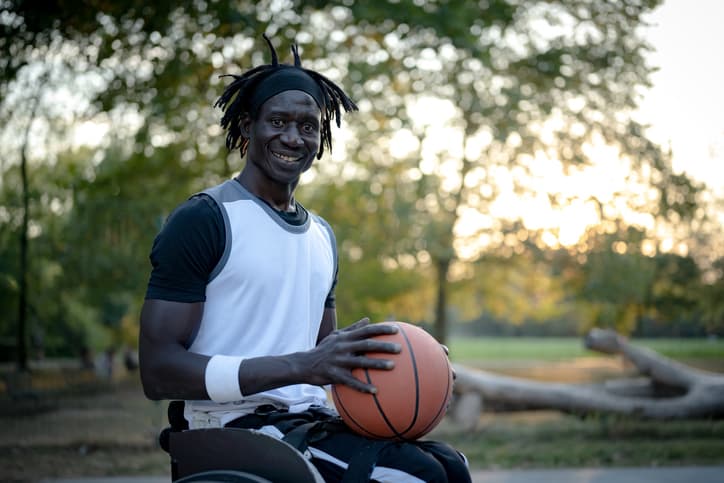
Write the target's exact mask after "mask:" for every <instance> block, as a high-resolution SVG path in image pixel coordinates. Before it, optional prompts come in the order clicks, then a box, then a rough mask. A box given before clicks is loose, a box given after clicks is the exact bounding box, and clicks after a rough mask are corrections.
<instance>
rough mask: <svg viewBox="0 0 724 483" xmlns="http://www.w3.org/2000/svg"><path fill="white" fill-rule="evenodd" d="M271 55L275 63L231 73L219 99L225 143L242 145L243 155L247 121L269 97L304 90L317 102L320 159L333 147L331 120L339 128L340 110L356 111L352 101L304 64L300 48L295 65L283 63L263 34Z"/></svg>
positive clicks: (255, 118) (251, 119)
mask: <svg viewBox="0 0 724 483" xmlns="http://www.w3.org/2000/svg"><path fill="white" fill-rule="evenodd" d="M264 39H265V40H266V42H267V44H268V45H269V49H270V50H271V54H272V62H271V64H268V65H262V66H259V67H255V68H253V69H251V70H249V71H247V72H246V73H245V74H243V75H240V76H239V75H230V76H229V77H233V78H234V80H233V82H231V84H229V85H228V86H227V87H226V90H224V93H223V94H222V95H221V97H220V98H219V99H218V100H217V101H216V104H215V106H218V107H221V109H223V111H224V115H223V117H222V118H221V126H222V127H223V128H224V129H226V131H227V134H226V146H227V148H228V149H229V150H233V149H236V148H239V150H240V151H241V155H242V156H244V154H245V153H246V151H247V148H248V147H249V137H248V134H249V133H245V132H244V129H243V126H244V123H245V122H248V121H255V120H257V119H258V117H259V114H260V112H261V110H262V109H263V108H264V106H265V104H266V103H267V101H269V100H273V99H275V98H276V97H278V95H279V94H282V93H285V92H293V91H294V92H301V93H304V94H306V95H307V96H308V97H309V98H311V99H312V100H313V101H314V104H315V105H316V107H317V109H318V110H319V114H320V116H319V126H318V133H319V137H320V140H319V142H318V145H319V149H318V151H317V153H316V154H317V158H321V157H322V154H323V153H324V147H325V146H326V147H327V148H328V149H329V150H330V151H331V150H332V132H331V121H332V120H333V119H334V121H335V123H336V124H337V127H339V126H340V123H341V109H342V108H343V109H344V110H345V111H347V112H349V111H354V110H357V106H356V105H355V104H354V102H352V100H351V99H350V98H349V97H348V96H347V95H346V94H345V93H344V91H342V89H340V88H339V87H338V86H337V85H336V84H334V83H333V82H332V81H330V80H329V79H327V78H326V77H324V76H323V75H321V74H319V73H318V72H315V71H313V70H309V69H305V68H303V67H302V63H301V59H300V58H299V51H298V50H297V47H296V45H293V46H292V53H293V54H294V65H288V64H280V63H279V60H278V57H277V53H276V50H275V49H274V46H273V45H272V43H271V41H270V40H269V39H268V38H267V36H266V35H265V36H264Z"/></svg>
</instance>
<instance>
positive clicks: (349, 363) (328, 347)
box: [297, 317, 402, 394]
mask: <svg viewBox="0 0 724 483" xmlns="http://www.w3.org/2000/svg"><path fill="white" fill-rule="evenodd" d="M397 332H398V328H397V327H396V326H394V325H390V324H370V321H369V319H368V318H366V317H365V318H363V319H361V320H358V321H357V322H355V323H354V324H352V325H350V326H349V327H347V328H345V329H341V330H334V331H332V332H331V333H329V334H328V335H327V336H326V337H325V338H324V339H322V340H321V341H320V342H319V344H318V345H317V346H316V347H315V348H314V349H312V350H310V351H307V352H301V353H298V354H297V356H298V361H297V362H298V364H299V366H300V367H299V370H300V371H301V372H300V376H301V379H303V380H304V381H305V382H307V383H308V384H314V385H318V386H323V385H326V384H346V385H347V386H350V387H352V388H354V389H357V390H358V391H361V392H366V393H371V394H374V393H375V392H376V389H375V387H374V386H372V385H371V384H366V383H364V382H362V381H360V380H359V379H357V378H356V377H354V376H353V375H352V370H353V369H355V368H358V367H359V368H365V369H380V370H390V369H392V368H393V367H394V363H393V362H392V361H391V360H389V359H378V358H372V357H367V356H366V354H368V353H373V352H376V353H387V354H397V353H399V352H400V350H402V348H401V347H400V344H397V343H394V342H384V341H380V340H375V339H374V337H375V336H378V335H390V334H396V333H397Z"/></svg>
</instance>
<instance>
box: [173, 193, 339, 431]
mask: <svg viewBox="0 0 724 483" xmlns="http://www.w3.org/2000/svg"><path fill="white" fill-rule="evenodd" d="M205 193H206V194H208V195H209V196H211V198H213V199H214V200H215V201H216V203H217V204H218V206H219V208H220V209H221V213H222V216H223V218H224V226H225V230H226V245H225V249H224V253H223V255H222V257H221V260H220V261H219V264H218V265H217V266H216V268H215V269H214V270H213V272H212V274H211V280H210V282H209V283H208V284H207V286H206V302H205V304H204V312H203V316H202V319H201V324H200V326H199V330H198V333H197V334H196V336H195V338H194V341H193V343H192V344H191V347H190V348H189V350H190V351H191V352H196V353H199V354H204V355H208V356H213V355H216V354H223V355H232V356H241V357H244V358H251V357H259V356H270V355H272V356H273V355H283V354H289V353H292V352H298V351H306V350H309V349H311V348H313V347H314V346H315V345H316V342H317V335H318V333H319V326H320V322H321V320H322V315H323V312H324V303H325V300H326V298H327V295H328V294H329V291H330V290H331V288H332V284H333V281H334V276H335V271H336V259H337V257H336V242H335V240H334V235H333V233H332V230H331V228H330V227H329V225H328V224H327V223H326V222H325V221H324V220H323V219H321V218H320V217H318V216H315V215H312V214H310V215H309V216H308V218H307V221H306V222H305V223H304V224H303V225H300V226H296V225H290V224H288V223H286V222H285V221H284V220H283V219H282V218H281V217H280V216H279V214H277V213H276V212H275V211H274V210H273V209H272V208H271V207H270V206H268V205H267V204H266V203H264V202H263V201H261V200H259V199H258V198H256V197H255V196H254V195H252V194H251V193H249V192H248V191H247V190H246V189H244V188H243V187H242V186H241V185H240V184H239V183H238V182H236V181H234V180H229V181H226V182H225V183H222V184H221V185H218V186H216V187H214V188H211V189H209V190H207V191H205ZM326 400H327V397H326V393H325V391H324V389H322V388H321V387H318V386H312V385H308V384H297V385H292V386H285V387H280V388H277V389H272V390H269V391H265V392H262V393H258V394H253V395H251V396H249V397H245V398H244V399H243V400H241V401H236V402H233V403H224V404H219V403H215V402H213V401H186V405H185V416H186V419H187V420H188V421H189V423H190V425H191V427H192V429H193V427H194V426H195V427H201V426H205V425H211V426H216V425H219V424H220V425H223V424H225V423H227V422H229V421H231V420H233V419H235V418H237V417H239V416H241V415H243V414H247V413H249V412H251V411H253V408H255V407H256V406H258V405H260V404H265V403H272V404H275V405H277V406H282V407H288V408H289V409H290V410H292V411H297V410H304V409H306V408H307V407H309V406H310V405H314V404H316V405H324V404H326ZM209 418H211V419H212V420H213V423H211V424H204V423H203V422H201V421H204V420H206V419H209Z"/></svg>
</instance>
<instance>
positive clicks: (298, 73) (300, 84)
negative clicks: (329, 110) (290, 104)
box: [249, 65, 324, 116]
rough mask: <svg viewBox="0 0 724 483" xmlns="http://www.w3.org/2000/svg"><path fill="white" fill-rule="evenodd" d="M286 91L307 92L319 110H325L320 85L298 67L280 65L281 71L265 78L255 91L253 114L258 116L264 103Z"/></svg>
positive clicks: (252, 96) (252, 105)
mask: <svg viewBox="0 0 724 483" xmlns="http://www.w3.org/2000/svg"><path fill="white" fill-rule="evenodd" d="M284 91H302V92H306V93H307V94H309V95H310V96H312V98H313V99H314V102H316V103H317V106H318V107H319V110H320V111H323V110H324V95H323V94H322V89H321V88H320V87H319V84H317V82H316V81H315V80H314V79H312V77H311V76H310V75H309V74H307V73H306V72H304V71H303V70H302V69H300V68H298V67H292V66H287V65H284V66H281V65H280V66H279V70H277V71H275V72H273V73H271V74H270V75H268V76H267V77H265V78H264V79H263V80H262V81H261V82H260V83H259V84H258V85H257V86H256V89H254V93H253V94H252V95H251V99H250V100H249V109H250V112H251V114H252V115H253V116H256V114H257V113H258V112H259V108H260V107H261V105H262V104H264V102H266V101H267V100H269V99H270V98H271V97H273V96H276V95H277V94H279V93H280V92H284Z"/></svg>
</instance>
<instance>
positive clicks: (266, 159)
mask: <svg viewBox="0 0 724 483" xmlns="http://www.w3.org/2000/svg"><path fill="white" fill-rule="evenodd" d="M265 38H266V37H265ZM266 40H267V43H268V44H269V47H270V49H271V53H272V63H271V64H270V65H264V66H260V67H256V68H254V69H251V70H250V71H248V72H247V73H246V74H244V75H241V76H232V77H234V80H233V81H232V82H231V83H230V84H229V85H228V87H227V88H226V90H225V91H224V93H223V94H222V96H221V97H220V99H219V100H218V101H217V104H216V105H217V106H219V107H221V108H222V109H223V110H224V115H223V117H222V120H221V124H222V127H224V128H225V129H226V130H227V137H226V144H227V147H228V148H229V149H230V150H233V149H236V148H239V150H240V152H241V156H242V157H243V156H244V155H246V163H245V166H244V168H243V169H242V171H241V173H240V174H239V175H238V176H237V177H236V178H234V179H232V180H228V181H226V182H224V183H222V184H221V185H219V186H216V187H213V188H211V189H208V190H206V191H204V192H203V193H201V194H198V195H195V196H193V197H191V198H190V199H189V200H187V201H186V202H185V203H183V204H182V205H181V206H179V207H178V208H177V209H176V210H175V211H174V212H173V213H172V214H171V215H170V216H169V218H168V220H167V222H166V224H165V225H164V227H163V229H162V230H161V232H160V233H159V234H158V236H157V237H156V240H155V241H154V245H153V248H152V251H151V256H150V258H151V262H152V265H153V270H152V273H151V277H150V280H149V284H148V290H147V293H146V300H145V303H144V306H143V310H142V314H141V329H140V368H141V378H142V381H143V387H144V391H145V393H146V395H147V396H148V397H149V398H151V399H179V400H184V401H185V404H184V419H185V422H186V424H187V426H188V427H189V428H191V429H195V428H204V427H223V426H229V427H247V428H255V429H261V430H264V431H265V432H267V433H269V434H273V435H276V436H277V437H282V436H284V434H285V433H287V432H288V431H289V430H290V429H291V428H293V427H295V425H296V424H297V423H298V422H299V420H300V419H301V420H304V421H308V422H311V423H314V422H315V421H320V422H321V423H320V425H319V427H324V428H325V430H324V431H319V432H318V434H316V437H315V438H313V440H312V438H309V441H310V442H309V446H308V449H309V454H310V455H311V461H312V463H313V464H314V465H315V466H316V467H317V468H318V470H319V471H320V473H321V474H322V476H323V477H324V478H325V480H327V481H339V480H341V479H342V478H343V476H344V474H345V470H346V468H347V467H348V462H350V460H351V459H352V458H353V457H354V456H355V455H357V454H359V453H360V451H361V448H363V447H365V448H369V447H370V446H371V445H370V442H369V441H368V440H366V439H365V438H363V437H361V436H357V435H356V434H354V433H352V432H350V431H349V430H347V429H346V428H344V426H343V425H342V424H341V423H339V418H338V417H336V415H335V414H334V413H333V412H332V410H331V409H329V407H328V405H327V398H326V393H325V391H324V389H323V388H322V387H321V386H323V385H327V384H346V385H349V386H351V387H353V388H355V389H357V390H360V391H363V392H374V391H375V388H374V387H373V386H371V385H369V384H366V383H364V382H362V381H360V380H358V379H356V378H355V377H353V376H352V373H351V371H352V369H354V368H357V367H362V368H372V369H380V370H385V369H391V368H392V362H391V361H389V360H385V359H374V358H369V357H365V356H364V355H363V354H365V353H366V352H378V353H390V354H392V353H396V352H399V351H400V347H399V345H397V344H393V343H385V342H380V341H376V340H373V339H372V337H374V336H376V335H380V334H389V333H392V332H394V331H396V328H393V327H390V326H386V325H375V324H369V321H368V320H367V319H362V320H360V321H358V322H356V323H355V324H352V325H351V326H350V327H348V328H346V329H344V330H336V326H337V321H336V313H335V308H334V288H335V285H336V281H337V254H336V243H335V239H334V235H333V232H332V230H331V228H330V227H329V225H328V224H327V223H326V222H325V221H324V220H323V219H322V218H320V217H318V216H316V215H314V214H311V213H309V212H308V211H307V210H306V209H305V208H304V207H303V206H302V205H301V204H300V203H299V202H298V201H297V200H296V199H295V197H294V191H295V188H296V186H297V184H298V183H299V178H300V176H301V175H302V173H304V172H305V171H306V170H308V169H309V168H310V166H311V165H312V163H313V161H314V159H315V157H317V158H320V157H321V156H322V153H323V151H324V147H325V146H326V147H328V148H329V149H331V147H332V137H331V129H330V126H331V121H332V120H334V121H336V123H337V126H339V124H340V116H341V114H340V112H341V108H343V109H344V110H345V111H347V112H348V111H351V110H355V109H356V106H355V104H354V103H353V102H352V101H351V100H350V99H349V98H348V97H347V95H346V94H345V93H344V92H343V91H342V90H341V89H340V88H339V87H338V86H336V85H335V84H334V83H332V82H331V81H329V80H328V79H326V78H325V77H323V76H322V75H320V74H318V73H317V72H314V71H311V70H307V69H304V68H302V67H301V61H300V59H299V54H298V51H297V49H296V47H293V48H292V52H293V54H294V65H286V64H280V63H279V62H278V59H277V55H276V52H275V51H274V48H273V46H272V44H271V42H270V41H269V39H266ZM322 423H326V425H325V424H322ZM184 426H186V425H184ZM315 426H316V425H314V424H313V425H312V429H310V431H313V429H314V427H315ZM330 428H333V429H330ZM376 448H377V449H376V450H375V451H376V453H375V454H374V455H372V457H370V458H368V461H367V462H366V464H367V465H368V467H369V469H370V471H372V473H371V478H372V479H374V480H377V481H396V482H399V481H417V482H419V481H441V482H442V481H456V482H457V481H469V476H468V472H467V467H466V464H465V461H464V459H463V458H462V457H461V456H460V455H459V453H457V452H456V451H454V450H452V449H451V448H449V447H447V446H445V445H442V444H439V443H434V442H426V443H422V442H421V443H415V444H412V443H404V444H397V443H395V444H386V445H382V446H380V445H377V447H376ZM358 466H359V464H358ZM373 467H374V469H372V468H373ZM355 470H358V468H355ZM350 471H351V470H350ZM367 475H369V472H367ZM460 475H463V476H460ZM465 478H467V480H466V479H465Z"/></svg>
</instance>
